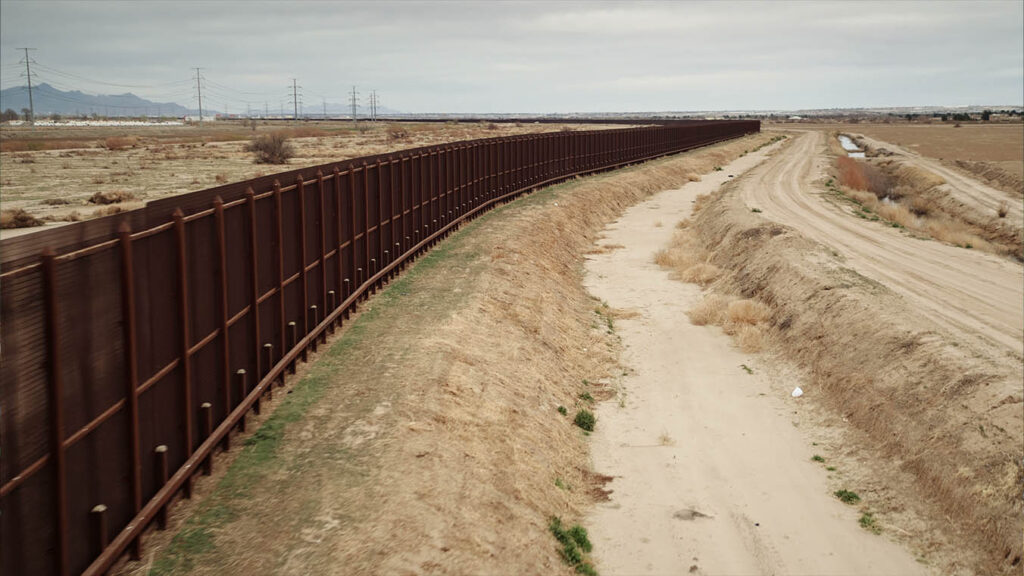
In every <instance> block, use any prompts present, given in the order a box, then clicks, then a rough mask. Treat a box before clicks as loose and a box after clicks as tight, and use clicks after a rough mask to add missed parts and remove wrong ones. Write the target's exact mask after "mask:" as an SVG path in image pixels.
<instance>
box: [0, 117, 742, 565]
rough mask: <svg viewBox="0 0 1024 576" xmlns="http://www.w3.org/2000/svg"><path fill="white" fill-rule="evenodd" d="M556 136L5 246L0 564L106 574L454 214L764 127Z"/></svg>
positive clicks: (255, 190) (158, 205) (84, 226)
mask: <svg viewBox="0 0 1024 576" xmlns="http://www.w3.org/2000/svg"><path fill="white" fill-rule="evenodd" d="M759 129H760V126H759V123H758V122H756V121H754V122H748V121H724V122H687V123H674V124H669V125H664V126H656V127H647V128H630V129H616V130H598V131H585V132H583V131H581V132H558V133H547V134H531V135H523V136H512V137H503V138H491V139H484V140H473V141H466V142H457V143H451V144H445V145H439V146H432V147H427V148H419V149H415V150H407V151H403V152H397V153H393V154H388V155H381V156H374V157H367V158H359V159H355V160H349V161H344V162H340V163H336V164H327V165H323V166H319V167H315V168H310V169H303V170H293V171H290V172H285V173H282V174H277V175H274V176H270V177H265V178H260V179H255V180H250V181H247V182H241V183H238V184H233V185H229V186H222V187H219V188H214V189H210V190H203V191H199V192H195V193H192V194H188V195H184V196H177V197H173V198H169V199H165V200H161V201H157V202H152V203H150V204H148V205H147V206H146V207H145V208H142V209H140V210H136V211H133V212H129V213H126V214H122V215H117V216H112V217H108V218H105V219H101V220H98V221H91V222H83V223H80V224H76V225H70V226H65V227H62V228H58V229H54V230H52V231H44V232H40V233H36V234H30V235H27V236H24V237H17V238H13V239H11V240H8V241H4V242H3V243H0V250H2V252H3V265H2V270H0V299H2V319H3V322H2V324H0V338H2V342H3V346H2V350H0V354H2V364H0V378H2V387H0V434H2V438H0V442H2V443H0V449H2V452H0V455H2V460H0V464H2V465H0V512H2V515H0V541H2V542H3V549H2V551H0V571H2V572H3V573H4V574H26V575H28V574H60V575H62V576H63V575H66V574H71V573H75V574H78V573H85V574H101V573H104V572H105V571H107V570H108V569H109V568H110V567H111V566H112V565H113V563H114V562H116V561H117V560H118V558H119V557H120V556H121V555H122V554H124V553H126V552H127V553H128V554H130V555H131V556H132V557H136V558H137V557H138V556H139V554H140V547H141V535H142V533H143V531H144V530H146V529H147V528H148V527H149V526H150V525H151V524H152V523H153V522H156V524H157V526H158V527H163V526H164V525H165V522H166V509H167V506H168V504H169V503H170V501H171V500H172V499H173V498H174V497H175V496H176V495H178V494H183V495H184V496H185V497H189V496H190V495H191V489H192V481H193V477H194V476H195V475H196V474H208V473H209V471H210V467H211V466H212V457H213V455H214V453H215V451H216V450H217V449H221V450H228V449H229V448H230V443H231V433H232V432H233V431H234V430H236V429H242V430H244V428H245V418H246V415H247V413H248V412H249V411H250V410H255V411H256V412H257V413H258V412H259V410H260V401H261V399H262V398H263V397H264V396H267V395H272V394H273V392H274V389H275V387H278V386H281V385H283V384H284V380H285V378H286V376H287V374H288V373H291V372H293V371H294V365H295V363H296V362H297V361H299V360H305V358H306V354H307V351H308V350H309V349H310V348H313V349H315V348H316V346H317V344H318V343H319V342H323V341H325V340H326V336H327V334H328V333H329V332H333V331H334V330H335V328H336V327H337V326H339V325H340V324H341V322H342V321H343V320H344V319H345V318H347V317H348V315H349V313H350V312H351V311H353V310H354V309H355V307H356V305H357V304H358V302H359V301H360V300H362V299H364V298H366V297H367V296H368V295H369V294H370V293H372V292H374V291H375V290H376V289H378V288H379V287H381V286H382V285H383V284H384V283H386V282H387V281H388V280H389V279H390V278H392V277H393V276H394V275H395V274H397V273H398V271H400V269H401V268H403V267H404V266H405V264H406V263H407V262H409V261H410V260H412V259H414V258H416V257H417V256H419V255H420V254H422V253H423V252H424V251H425V250H427V249H429V248H430V247H431V246H432V245H433V244H434V243H436V242H437V241H438V240H440V239H441V238H443V237H444V236H446V235H447V234H448V233H450V232H451V231H452V230H454V229H455V228H456V227H457V226H458V225H459V224H460V223H462V222H463V221H465V220H467V219H470V218H473V217H475V216H477V215H478V214H480V213H481V212H483V211H485V210H487V209H490V208H491V207H493V206H494V205H495V204H497V203H500V202H505V201H508V200H511V199H513V198H514V197H516V196H517V195H519V194H521V193H523V192H526V191H529V190H532V189H535V188H537V187H540V186H544V185H547V184H551V183H554V182H558V181H561V180H565V179H567V178H571V177H573V176H575V175H579V174H586V173H593V172H598V171H602V170H609V169H613V168H617V167H620V166H623V165H626V164H631V163H636V162H640V161H644V160H648V159H652V158H656V157H659V156H664V155H668V154H673V153H676V152H680V151H684V150H688V149H692V148H695V147H698V146H703V145H707V144H710V143H713V142H717V141H721V140H726V139H730V138H735V137H738V136H742V135H744V134H748V133H751V132H757V131H758V130H759Z"/></svg>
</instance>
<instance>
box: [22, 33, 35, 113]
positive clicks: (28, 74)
mask: <svg viewBox="0 0 1024 576" xmlns="http://www.w3.org/2000/svg"><path fill="white" fill-rule="evenodd" d="M18 50H24V51H25V77H26V78H27V79H28V123H29V124H31V125H33V126H34V125H35V123H36V107H35V105H34V104H33V103H32V68H31V67H30V66H29V62H31V59H30V58H29V57H28V51H29V50H35V48H18Z"/></svg>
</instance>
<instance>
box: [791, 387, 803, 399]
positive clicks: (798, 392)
mask: <svg viewBox="0 0 1024 576" xmlns="http://www.w3.org/2000/svg"><path fill="white" fill-rule="evenodd" d="M803 395H804V391H803V390H802V389H800V387H799V386H797V387H796V388H793V398H799V397H801V396H803Z"/></svg>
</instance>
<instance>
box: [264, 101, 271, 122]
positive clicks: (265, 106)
mask: <svg viewBox="0 0 1024 576" xmlns="http://www.w3.org/2000/svg"><path fill="white" fill-rule="evenodd" d="M268 116H270V105H269V104H267V101H266V100H264V101H263V118H264V119H266V118H267V117H268Z"/></svg>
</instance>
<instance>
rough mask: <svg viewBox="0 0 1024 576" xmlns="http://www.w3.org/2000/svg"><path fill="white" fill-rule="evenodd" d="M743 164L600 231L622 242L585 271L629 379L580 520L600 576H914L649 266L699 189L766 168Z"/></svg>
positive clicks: (758, 381) (765, 380)
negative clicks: (625, 315) (593, 496)
mask: <svg viewBox="0 0 1024 576" xmlns="http://www.w3.org/2000/svg"><path fill="white" fill-rule="evenodd" d="M767 151H768V149H766V150H763V151H760V152H757V153H754V154H750V155H748V156H746V157H743V158H741V159H739V160H737V161H735V162H733V163H732V164H730V165H728V166H725V167H723V168H724V169H723V171H721V172H716V173H714V174H713V175H709V176H705V177H704V178H703V180H702V181H701V182H695V183H690V184H687V185H686V186H685V187H683V188H682V189H679V190H672V191H666V192H662V193H660V194H658V195H656V196H654V197H652V198H651V199H650V200H647V201H646V202H644V203H642V204H639V205H636V206H634V207H633V208H630V209H629V210H627V212H626V213H625V215H623V217H622V218H621V219H620V220H618V221H617V222H616V223H615V224H613V225H612V226H610V227H609V228H608V229H607V230H606V238H605V240H604V243H605V244H611V245H621V246H623V247H622V248H621V249H616V250H613V251H611V252H608V253H603V254H599V255H595V256H593V257H592V258H591V259H590V261H589V262H588V263H587V270H588V277H587V286H588V288H589V289H590V290H591V292H592V293H593V294H594V295H595V296H597V297H599V298H602V299H605V300H607V302H608V304H609V305H610V306H612V307H613V308H623V309H626V310H629V311H635V312H638V313H639V314H638V315H636V316H635V317H633V318H629V319H623V320H620V321H618V322H617V324H616V326H617V333H618V334H619V335H620V336H621V338H622V340H623V345H624V346H625V348H626V351H625V354H624V358H623V361H624V362H625V364H626V365H627V366H628V367H629V368H630V369H631V375H630V376H629V377H628V378H626V380H625V381H624V382H623V383H622V387H623V391H624V393H625V397H624V399H625V401H624V404H625V407H620V406H617V405H615V404H613V403H605V404H603V405H602V406H601V408H600V409H599V411H598V417H599V420H600V421H601V426H600V427H599V429H598V431H597V432H596V433H595V435H594V445H593V455H594V464H595V468H596V470H597V471H598V472H600V473H603V474H609V475H612V476H614V477H615V480H614V481H613V482H612V483H611V484H610V485H609V487H610V488H611V489H613V490H614V492H613V494H612V495H611V500H610V501H609V502H607V503H604V504H600V505H598V507H597V508H596V510H595V511H594V513H593V514H592V515H591V518H590V521H589V524H590V525H591V526H592V528H591V533H592V535H593V537H594V540H595V550H597V553H596V557H597V559H598V561H599V564H598V567H599V569H601V571H602V573H604V574H682V573H687V572H689V573H697V574H765V573H778V574H782V573H786V574H796V573H805V574H850V573H858V574H916V573H924V570H923V567H922V566H921V565H919V564H917V563H916V562H915V561H914V559H913V558H912V557H911V556H910V554H909V553H907V552H906V551H904V550H903V549H902V548H900V547H899V546H897V545H895V544H893V543H890V542H888V541H887V540H885V539H884V538H879V537H877V536H874V535H872V534H870V533H868V532H867V531H865V530H863V529H861V528H860V527H859V526H858V523H857V513H856V511H855V509H853V508H851V507H849V506H845V505H844V504H842V503H840V502H839V501H838V500H836V499H835V498H833V497H832V496H831V495H830V494H829V490H828V482H827V479H826V476H825V474H824V472H823V470H822V469H821V468H820V467H816V466H815V465H814V464H813V463H812V461H811V456H812V451H811V447H810V442H809V441H808V440H807V439H806V438H805V436H804V435H803V434H802V432H801V431H800V430H799V429H798V428H796V427H795V426H794V423H793V422H792V418H791V416H790V412H791V411H792V410H793V408H794V406H793V404H794V403H798V402H801V400H794V399H791V398H789V392H790V390H791V386H790V383H788V382H784V381H779V380H776V379H772V378H770V377H769V376H767V375H766V374H765V373H763V372H761V371H760V370H758V371H756V372H755V373H754V374H749V373H748V372H747V371H746V370H745V368H744V367H749V366H757V365H758V361H757V359H756V358H752V357H751V356H749V355H745V354H742V353H740V352H739V351H737V350H736V349H735V348H733V347H732V346H731V344H730V342H729V338H728V337H727V336H725V335H724V334H722V333H721V331H720V330H718V329H716V328H709V327H699V326H694V325H693V324H691V323H690V321H689V320H688V319H687V317H686V311H687V310H688V309H689V308H691V307H692V306H693V305H695V304H696V303H697V302H698V301H699V300H700V297H701V294H700V289H699V288H697V287H696V286H694V285H681V284H679V283H678V282H676V281H673V280H671V279H670V278H669V273H668V272H667V271H664V270H662V269H660V268H659V267H658V266H657V265H655V264H654V262H653V256H654V253H655V252H656V251H657V250H659V249H661V248H662V247H664V246H665V244H667V243H668V241H669V240H670V238H671V236H672V233H673V227H672V226H664V225H662V222H668V223H674V222H676V221H678V220H681V219H683V218H685V217H687V216H688V215H689V213H690V209H691V203H692V201H693V200H694V198H696V196H697V195H698V194H701V193H707V192H709V191H711V190H713V189H715V188H717V187H718V186H719V185H720V184H721V183H723V182H725V181H727V180H728V179H729V175H730V174H739V173H741V172H744V171H746V170H748V169H750V168H751V167H753V166H754V165H756V164H757V163H759V162H760V161H761V160H763V159H764V157H765V154H766V152H767Z"/></svg>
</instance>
